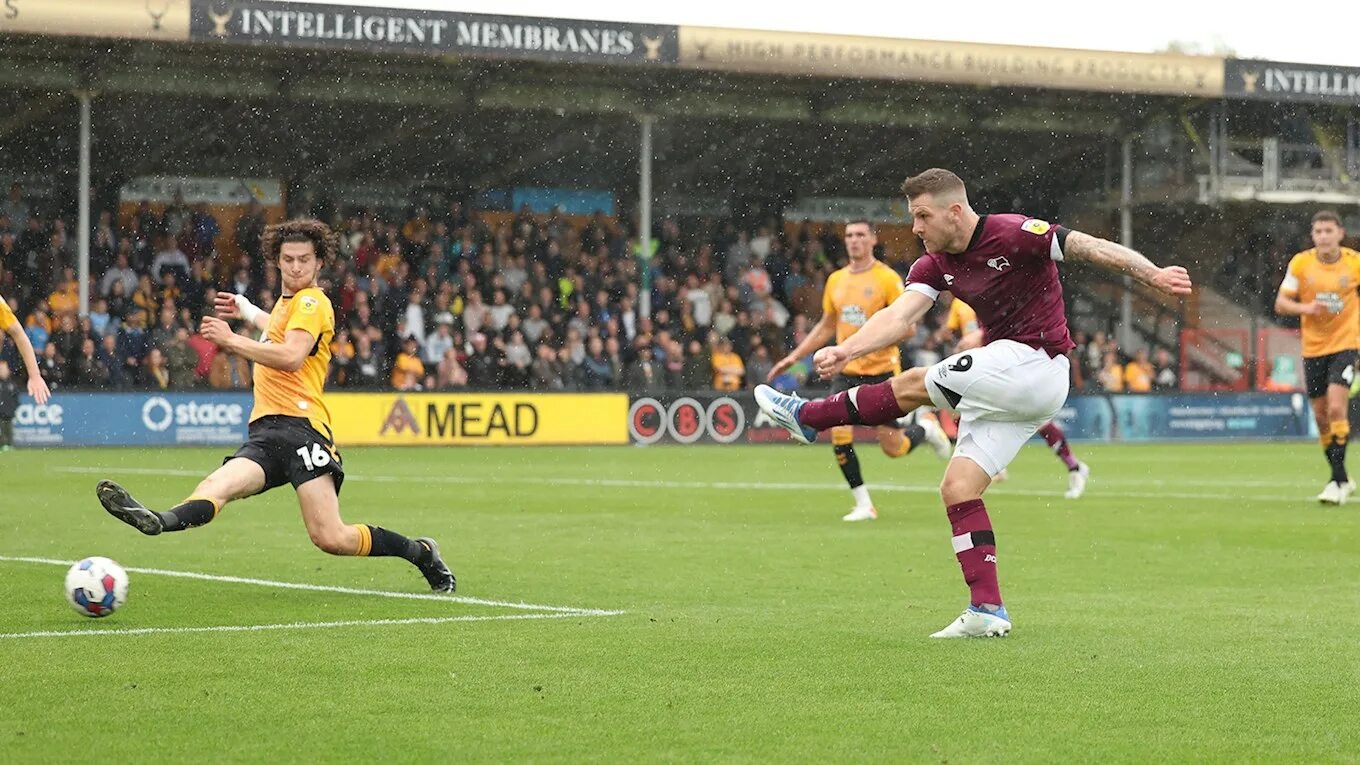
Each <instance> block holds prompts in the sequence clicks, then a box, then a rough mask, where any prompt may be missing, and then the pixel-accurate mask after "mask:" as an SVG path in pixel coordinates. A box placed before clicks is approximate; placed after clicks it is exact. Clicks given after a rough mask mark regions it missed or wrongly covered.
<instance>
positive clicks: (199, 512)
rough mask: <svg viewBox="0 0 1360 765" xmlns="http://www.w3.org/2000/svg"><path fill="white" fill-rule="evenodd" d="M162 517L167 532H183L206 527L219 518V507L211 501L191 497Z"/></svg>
mask: <svg viewBox="0 0 1360 765" xmlns="http://www.w3.org/2000/svg"><path fill="white" fill-rule="evenodd" d="M156 515H159V516H160V517H161V523H162V524H163V525H164V526H165V529H164V530H165V531H183V530H185V529H192V528H193V527H195V526H205V525H207V524H208V522H209V521H211V520H212V519H213V518H216V517H217V506H216V505H214V504H213V503H212V500H210V499H203V498H201V497H191V498H189V499H186V500H184V501H183V502H181V503H179V504H178V505H175V506H174V507H172V508H170V509H169V510H167V511H165V512H163V513H156Z"/></svg>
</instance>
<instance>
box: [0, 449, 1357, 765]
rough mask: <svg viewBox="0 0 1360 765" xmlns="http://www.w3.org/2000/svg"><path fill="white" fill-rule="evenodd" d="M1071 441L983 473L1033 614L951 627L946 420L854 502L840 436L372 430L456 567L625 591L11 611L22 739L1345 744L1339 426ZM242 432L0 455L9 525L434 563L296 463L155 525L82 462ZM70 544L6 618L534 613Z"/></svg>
mask: <svg viewBox="0 0 1360 765" xmlns="http://www.w3.org/2000/svg"><path fill="white" fill-rule="evenodd" d="M1079 452H1080V453H1081V454H1082V456H1083V457H1085V458H1086V459H1087V460H1088V461H1089V462H1090V463H1091V465H1092V468H1093V470H1094V474H1093V479H1092V484H1091V488H1090V491H1089V493H1088V495H1087V497H1086V498H1085V499H1083V500H1081V501H1079V502H1068V501H1065V500H1063V499H1062V497H1061V492H1062V489H1063V488H1064V487H1065V475H1064V473H1063V472H1062V469H1061V466H1060V465H1059V464H1058V463H1057V462H1056V460H1054V459H1053V457H1052V456H1050V455H1049V454H1048V453H1047V452H1046V451H1045V450H1044V449H1043V448H1041V447H1029V448H1026V449H1025V450H1024V451H1023V452H1022V454H1021V456H1020V457H1019V459H1018V460H1017V461H1016V463H1015V464H1014V465H1013V466H1012V469H1011V475H1012V476H1013V477H1012V478H1011V480H1010V481H1009V482H1007V483H1005V484H1002V485H999V486H998V487H997V488H996V489H994V490H993V491H992V492H991V493H989V508H990V509H991V513H992V518H993V521H994V523H995V526H996V530H997V536H998V540H999V543H1000V556H1001V574H1002V586H1003V592H1005V593H1006V595H1007V603H1008V606H1009V608H1010V610H1011V614H1012V617H1013V619H1014V621H1015V624H1016V627H1015V631H1014V632H1013V633H1012V635H1011V636H1010V637H1009V638H1006V639H1004V640H974V641H932V640H929V639H928V638H927V635H928V634H929V633H931V632H933V631H934V630H936V629H938V628H940V627H942V626H944V625H945V624H946V623H947V622H949V621H950V620H951V619H953V618H954V617H955V616H957V614H958V612H959V610H960V609H961V607H962V606H963V605H964V604H965V600H966V590H965V589H964V588H963V585H962V582H961V580H960V576H959V571H958V567H957V564H956V563H955V561H954V558H953V555H952V553H951V550H950V546H949V541H948V537H949V529H948V525H947V524H946V522H945V519H944V517H943V511H942V509H941V508H940V506H939V501H938V498H937V497H936V496H935V494H934V492H933V487H934V485H935V484H936V483H937V482H938V480H939V476H940V473H941V463H939V462H938V461H936V460H935V458H934V457H933V456H931V455H929V454H918V455H913V456H912V457H910V458H908V459H907V460H905V461H899V462H889V461H888V460H887V459H886V458H884V457H882V456H881V455H879V454H877V453H876V450H873V451H871V450H870V449H867V448H864V449H861V454H862V461H863V463H864V467H865V473H866V475H867V477H868V478H869V480H870V482H871V484H873V485H876V486H877V487H878V490H877V491H876V492H875V499H876V502H877V504H878V507H879V509H880V511H881V514H882V518H881V520H879V521H877V522H875V523H872V524H855V525H851V524H845V523H842V522H841V521H840V520H839V518H840V515H841V514H842V513H843V512H844V511H845V510H846V509H847V506H848V504H849V502H848V500H849V495H848V493H847V492H846V491H845V490H844V488H843V487H842V486H839V485H838V484H839V482H840V478H839V475H838V474H837V471H836V469H835V466H834V462H833V460H832V457H831V454H830V450H829V449H827V448H825V447H817V448H806V447H804V448H797V447H737V446H732V447H663V448H647V449H628V448H617V449H546V448H544V449H519V450H517V449H484V450H471V449H468V450H454V449H450V450H419V449H409V450H379V449H349V450H347V451H346V452H345V457H346V463H347V466H348V468H349V471H350V480H349V481H348V482H347V483H346V485H345V490H344V493H343V495H342V505H343V509H344V513H345V517H346V519H347V520H349V521H351V522H369V523H375V524H381V525H384V526H388V527H390V528H393V529H395V530H398V531H402V532H405V533H409V534H430V535H433V536H435V537H436V538H438V539H439V540H440V541H441V543H442V544H443V546H444V548H445V552H446V554H447V555H448V557H449V558H450V560H451V562H452V563H453V566H454V569H455V571H456V572H457V574H458V577H459V584H460V588H459V593H460V594H465V595H468V596H476V597H481V598H487V599H493V600H509V601H527V602H530V603H537V604H552V605H564V606H581V607H587V608H601V609H621V610H624V611H626V612H627V613H626V614H624V615H620V616H608V617H598V616H589V617H585V616H583V617H572V618H567V619H553V620H542V621H481V622H455V623H445V624H433V625H431V624H417V625H391V626H359V627H337V628H331V629H310V630H295V631H273V632H238V633H187V634H150V635H127V636H97V637H48V638H21V639H0V699H3V703H0V760H3V761H8V762H30V761H50V762H62V761H70V760H71V759H73V758H75V757H79V756H84V755H93V756H96V757H98V758H99V759H100V760H107V761H141V762H145V761H156V762H171V761H183V762H189V761H192V762H204V761H214V762H218V761H271V762H277V761H290V760H291V761H297V760H305V761H351V760H354V759H363V760H382V761H391V762H431V761H436V760H438V761H452V762H469V761H487V762H507V761H569V762H579V761H601V760H603V761H625V762H626V761H639V760H642V761H655V760H665V761H705V762H706V761H715V760H722V761H816V762H826V761H855V762H860V761H890V762H903V761H915V762H951V763H961V762H983V761H998V760H1003V759H1005V760H1012V761H1021V762H1026V761H1028V762H1056V761H1082V762H1087V761H1092V762H1093V761H1113V762H1121V761H1122V762H1153V761H1220V762H1238V761H1243V760H1254V761H1289V762H1313V761H1338V762H1341V761H1354V760H1355V749H1354V746H1353V745H1354V736H1355V731H1356V730H1357V727H1356V724H1355V708H1356V702H1357V691H1356V688H1357V685H1360V683H1358V682H1357V681H1360V669H1357V667H1358V666H1360V664H1358V663H1357V661H1356V659H1355V639H1356V638H1355V636H1356V635H1357V634H1360V609H1357V605H1360V603H1357V598H1356V594H1355V593H1356V590H1355V583H1356V582H1357V581H1360V556H1357V555H1356V553H1355V551H1356V549H1357V547H1360V513H1357V511H1356V510H1355V509H1354V508H1353V507H1344V508H1330V509H1329V508H1323V507H1320V506H1318V505H1317V504H1315V503H1313V502H1312V501H1311V498H1312V496H1313V494H1315V493H1316V491H1317V490H1318V488H1319V486H1320V484H1321V482H1322V480H1323V478H1324V464H1323V460H1322V457H1321V455H1320V454H1318V453H1317V452H1318V449H1317V447H1316V446H1314V445H1307V444H1280V445H1212V446H1209V445H1206V446H1194V447H1191V446H1086V447H1082V448H1080V449H1079ZM219 459H220V451H218V450H188V449H185V450H161V451H134V450H88V451H48V452H34V451H28V452H22V451H20V452H12V453H9V454H4V455H0V555H7V556H41V557H49V558H62V559H75V558H79V557H82V556H85V555H96V554H98V555H107V556H110V557H113V558H115V559H116V560H118V561H120V562H121V563H123V564H124V565H126V566H130V567H145V568H161V569H172V570H184V571H197V572H205V573H211V574H222V575H237V576H247V577H257V578H266V579H275V580H283V581H289V582H309V583H315V584H326V585H342V586H350V587H364V588H376V589H385V590H406V591H411V592H419V591H423V580H421V579H419V577H418V575H417V573H416V572H415V571H414V570H412V569H411V568H410V567H409V566H407V564H405V563H404V562H401V561H397V560H391V559H388V560H348V559H336V558H329V557H327V556H325V555H323V554H321V553H319V552H317V551H315V550H313V549H312V548H311V546H310V545H309V543H308V541H307V538H306V534H305V532H304V531H303V529H302V525H301V521H300V520H299V518H298V515H297V510H296V508H295V501H294V498H293V496H292V492H290V491H288V490H286V489H285V490H277V491H275V492H273V493H271V494H269V495H267V496H266V497H263V498H257V499H254V500H249V501H246V502H242V503H239V504H237V505H233V506H232V507H230V508H229V509H227V510H226V511H225V512H224V513H223V517H221V518H219V519H218V520H217V521H216V522H214V523H213V524H212V525H210V526H208V527H207V528H203V529H196V530H193V531H190V532H187V533H183V534H177V535H173V536H167V537H160V538H144V537H141V536H140V535H138V534H136V533H135V532H133V531H132V530H131V529H128V528H126V527H124V526H121V525H120V524H118V523H117V522H115V521H114V520H113V519H111V518H109V517H107V516H106V515H105V514H104V513H103V511H102V510H101V509H100V508H99V506H98V505H97V503H96V502H95V500H94V497H93V487H94V483H95V480H96V479H97V477H98V476H97V475H94V474H93V473H92V472H91V471H94V472H106V473H107V474H108V475H109V476H110V477H117V478H121V479H122V480H123V481H124V483H125V484H126V485H127V486H128V487H129V488H130V489H131V490H132V491H133V492H134V494H136V495H137V496H138V497H139V498H141V499H143V500H144V501H146V502H148V503H149V504H153V505H166V504H169V503H172V502H174V501H176V500H178V499H180V498H181V497H182V496H184V495H185V494H186V493H187V492H188V491H189V490H190V489H192V487H193V485H194V483H195V479H194V478H192V477H189V476H188V475H183V476H176V475H168V476H167V475H152V474H146V473H143V474H137V473H133V472H130V471H124V470H123V469H126V468H132V469H136V470H142V471H147V470H150V471H156V470H170V471H189V472H190V473H197V472H199V471H208V470H210V469H212V467H213V466H214V465H215V464H216V463H217V462H218V460H219ZM71 469H75V470H78V471H86V472H67V471H70V470H71ZM120 471H122V472H120ZM599 479H603V480H604V481H606V483H605V484H604V485H599V484H595V483H591V481H597V480H599ZM753 483H755V484H765V485H762V486H751V485H749V484H753ZM724 484H726V485H724ZM888 485H891V486H892V487H893V488H894V489H895V490H893V491H888V490H885V489H884V487H885V486H888ZM62 574H63V570H62V568H60V567H57V566H45V565H34V564H26V563H15V562H0V632H8V633H13V632H29V631H38V630H67V629H70V630H87V629H114V628H137V627H171V628H173V627H189V626H211V625H255V624H271V623H280V622H317V621H331V620H349V619H355V620H374V619H391V618H409V617H422V616H424V617H441V616H450V615H497V614H507V613H511V612H510V611H508V610H507V609H504V608H498V607H488V606H477V605H468V604H457V603H431V602H421V601H403V600H390V599H383V598H376V597H372V596H359V595H342V594H336V593H316V592H299V591H290V590H280V589H272V588H265V587H259V586H253V585H246V584H229V583H221V582H205V581H192V580H184V579H173V578H168V577H164V576H157V575H152V574H136V573H134V574H133V575H132V594H131V598H130V600H129V603H128V604H127V606H125V607H124V608H123V609H122V610H121V611H119V612H118V613H116V614H114V615H113V616H112V617H109V618H107V619H104V620H100V621H93V620H86V619H83V618H82V617H79V616H77V615H76V614H74V613H73V612H71V611H70V610H69V609H68V607H67V606H66V604H65V603H64V602H63V600H62V598H61V595H60V586H61V580H62Z"/></svg>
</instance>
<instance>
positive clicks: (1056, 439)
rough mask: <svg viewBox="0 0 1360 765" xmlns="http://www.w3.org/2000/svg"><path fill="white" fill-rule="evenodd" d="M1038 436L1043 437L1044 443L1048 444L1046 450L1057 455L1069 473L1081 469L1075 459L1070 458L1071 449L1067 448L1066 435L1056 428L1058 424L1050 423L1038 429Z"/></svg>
mask: <svg viewBox="0 0 1360 765" xmlns="http://www.w3.org/2000/svg"><path fill="white" fill-rule="evenodd" d="M1039 435H1041V436H1043V437H1044V442H1045V443H1047V444H1048V448H1050V449H1052V450H1053V453H1054V454H1056V455H1058V459H1060V460H1062V461H1063V464H1064V465H1066V466H1067V469H1068V470H1069V471H1070V470H1076V469H1077V468H1079V467H1081V465H1080V464H1079V463H1078V462H1077V458H1076V457H1073V456H1072V449H1071V448H1069V447H1068V446H1067V434H1066V433H1064V432H1063V429H1062V428H1060V427H1058V423H1056V422H1050V423H1048V424H1047V425H1045V426H1043V427H1042V428H1039Z"/></svg>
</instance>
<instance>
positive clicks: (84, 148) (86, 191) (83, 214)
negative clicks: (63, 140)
mask: <svg viewBox="0 0 1360 765" xmlns="http://www.w3.org/2000/svg"><path fill="white" fill-rule="evenodd" d="M76 95H77V96H79V97H80V189H79V190H78V192H77V197H76V200H77V204H78V206H79V210H80V216H79V218H80V222H79V223H78V224H77V225H76V242H77V243H78V247H79V248H80V250H79V252H80V261H79V264H78V268H77V276H78V277H79V279H80V315H81V316H89V315H90V98H91V94H90V92H89V91H88V90H85V91H81V92H79V93H77V94H76Z"/></svg>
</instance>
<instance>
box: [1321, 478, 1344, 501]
mask: <svg viewBox="0 0 1360 765" xmlns="http://www.w3.org/2000/svg"><path fill="white" fill-rule="evenodd" d="M1349 495H1350V492H1349V491H1347V490H1346V486H1345V484H1340V483H1337V482H1336V481H1328V482H1327V485H1326V486H1323V487H1322V492H1321V493H1319V494H1318V495H1317V501H1319V502H1321V503H1322V504H1324V505H1344V504H1346V497H1347V496H1349Z"/></svg>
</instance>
